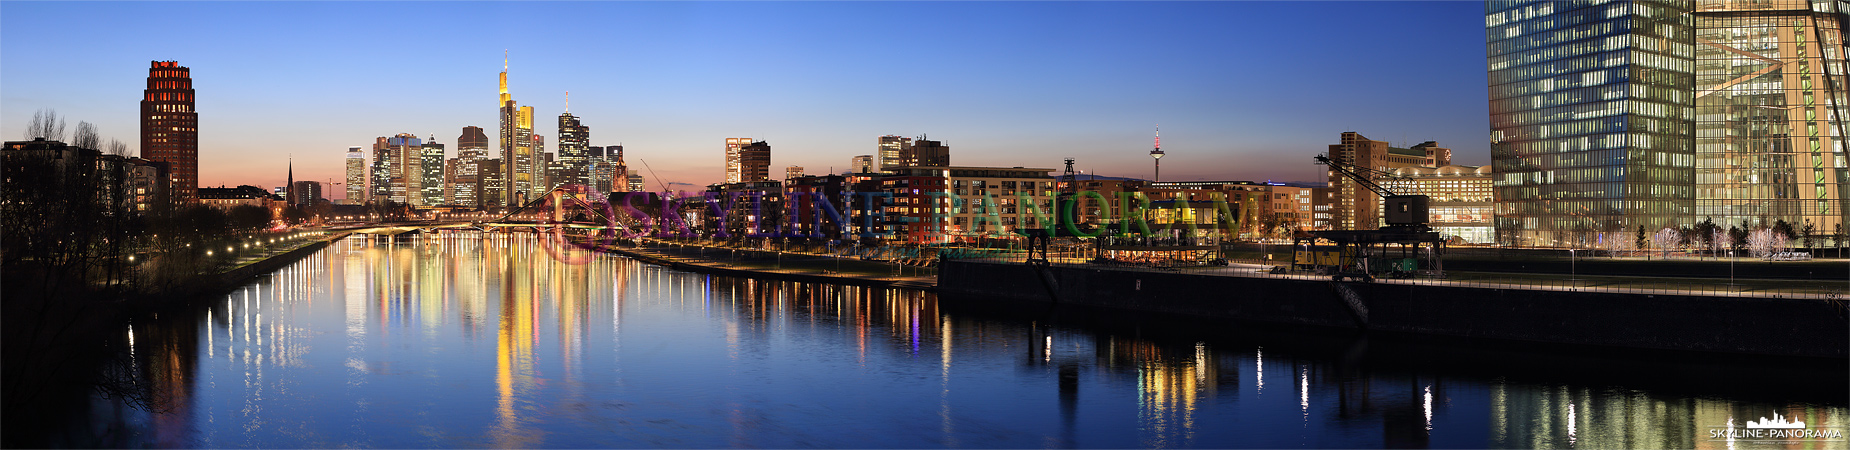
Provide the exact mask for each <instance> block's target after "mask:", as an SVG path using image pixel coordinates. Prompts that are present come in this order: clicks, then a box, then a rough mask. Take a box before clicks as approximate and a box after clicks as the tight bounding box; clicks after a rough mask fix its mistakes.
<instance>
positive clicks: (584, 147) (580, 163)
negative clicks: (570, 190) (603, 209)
mask: <svg viewBox="0 0 1850 450" xmlns="http://www.w3.org/2000/svg"><path fill="white" fill-rule="evenodd" d="M567 99H568V103H566V111H565V113H563V114H559V157H558V158H557V159H558V160H559V165H560V167H562V168H563V170H562V172H563V173H561V174H560V177H561V178H563V179H561V180H559V181H557V182H556V184H587V183H588V181H589V180H587V179H586V178H585V175H586V174H587V173H588V171H587V169H588V167H589V163H590V160H591V157H590V149H589V148H588V147H589V145H590V141H591V127H587V126H584V125H583V124H581V123H579V121H578V117H577V116H573V115H572V111H571V103H569V99H570V97H567Z"/></svg>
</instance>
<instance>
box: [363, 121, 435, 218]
mask: <svg viewBox="0 0 1850 450" xmlns="http://www.w3.org/2000/svg"><path fill="white" fill-rule="evenodd" d="M423 146H424V140H423V139H418V137H417V135H414V134H410V133H399V134H398V135H396V136H392V137H389V138H388V137H379V138H377V139H375V140H374V142H373V195H374V196H375V197H378V196H384V199H385V200H389V201H391V202H394V203H399V204H406V205H414V204H421V203H422V202H421V201H422V197H421V196H418V195H417V193H418V192H419V190H418V189H419V185H420V184H421V183H420V182H421V181H422V180H423V177H422V176H421V174H422V172H421V169H422V166H423V161H424V158H423ZM413 197H417V198H413ZM414 201H417V202H419V203H412V202H414Z"/></svg>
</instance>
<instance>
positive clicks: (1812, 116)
mask: <svg viewBox="0 0 1850 450" xmlns="http://www.w3.org/2000/svg"><path fill="white" fill-rule="evenodd" d="M1846 9H1850V3H1846V2H1841V1H1807V0H1756V1H1723V0H1699V1H1697V2H1696V13H1695V17H1696V44H1697V45H1696V91H1695V98H1696V214H1695V215H1696V217H1695V220H1705V219H1713V220H1714V221H1715V222H1716V224H1718V225H1721V226H1723V227H1727V226H1739V225H1740V224H1741V223H1742V222H1747V223H1749V224H1750V226H1765V225H1772V224H1773V223H1774V222H1775V221H1779V220H1783V221H1786V222H1787V223H1789V224H1791V225H1792V227H1793V228H1794V229H1795V230H1796V231H1799V232H1800V233H1804V232H1805V231H1806V230H1805V226H1806V225H1811V231H1812V232H1813V233H1817V234H1830V233H1832V232H1833V231H1837V230H1841V228H1839V227H1842V226H1843V223H1844V219H1845V217H1846V216H1845V207H1846V206H1850V205H1847V204H1846V203H1845V199H1846V198H1850V192H1846V189H1850V178H1846V173H1847V172H1846V170H1845V161H1844V155H1845V148H1844V147H1845V146H1844V141H1843V139H1844V136H1845V135H1846V133H1845V132H1844V130H1845V129H1844V126H1845V124H1844V120H1845V116H1846V115H1850V108H1846V105H1847V104H1850V102H1846V101H1845V88H1846V87H1847V86H1850V80H1847V79H1846V76H1845V66H1844V27H1845V17H1846V16H1845V12H1846V11H1845V10H1846Z"/></svg>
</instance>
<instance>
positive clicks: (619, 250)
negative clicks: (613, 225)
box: [581, 240, 938, 290]
mask: <svg viewBox="0 0 1850 450" xmlns="http://www.w3.org/2000/svg"><path fill="white" fill-rule="evenodd" d="M581 245H587V246H591V247H592V248H593V249H595V250H597V251H602V252H608V253H614V254H618V255H623V256H626V257H629V258H632V259H635V260H638V261H642V262H646V263H649V264H655V265H659V266H664V267H669V268H673V269H676V270H685V271H689V272H697V273H707V274H714V275H726V276H736V277H754V278H769V279H774V280H784V281H797V282H809V283H833V284H847V285H855V286H876V287H891V288H902V289H924V290H930V289H933V288H934V287H936V286H937V284H938V280H937V272H936V270H934V269H926V268H918V267H905V266H899V265H896V264H892V263H888V262H877V261H865V260H860V259H855V258H841V257H827V256H820V255H814V254H804V253H789V252H785V253H782V254H777V252H763V251H754V250H739V249H730V248H721V247H703V246H697V245H691V244H673V243H663V242H657V241H646V240H645V241H640V242H638V243H637V245H633V246H632V245H622V244H616V243H597V244H581ZM709 253H710V254H711V255H709ZM921 271H928V272H926V273H925V274H920V273H921ZM909 273H910V274H909Z"/></svg>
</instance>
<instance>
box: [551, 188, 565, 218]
mask: <svg viewBox="0 0 1850 450" xmlns="http://www.w3.org/2000/svg"><path fill="white" fill-rule="evenodd" d="M547 195H550V196H552V221H553V223H560V222H564V221H565V190H564V189H553V190H552V192H548V193H547Z"/></svg>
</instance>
